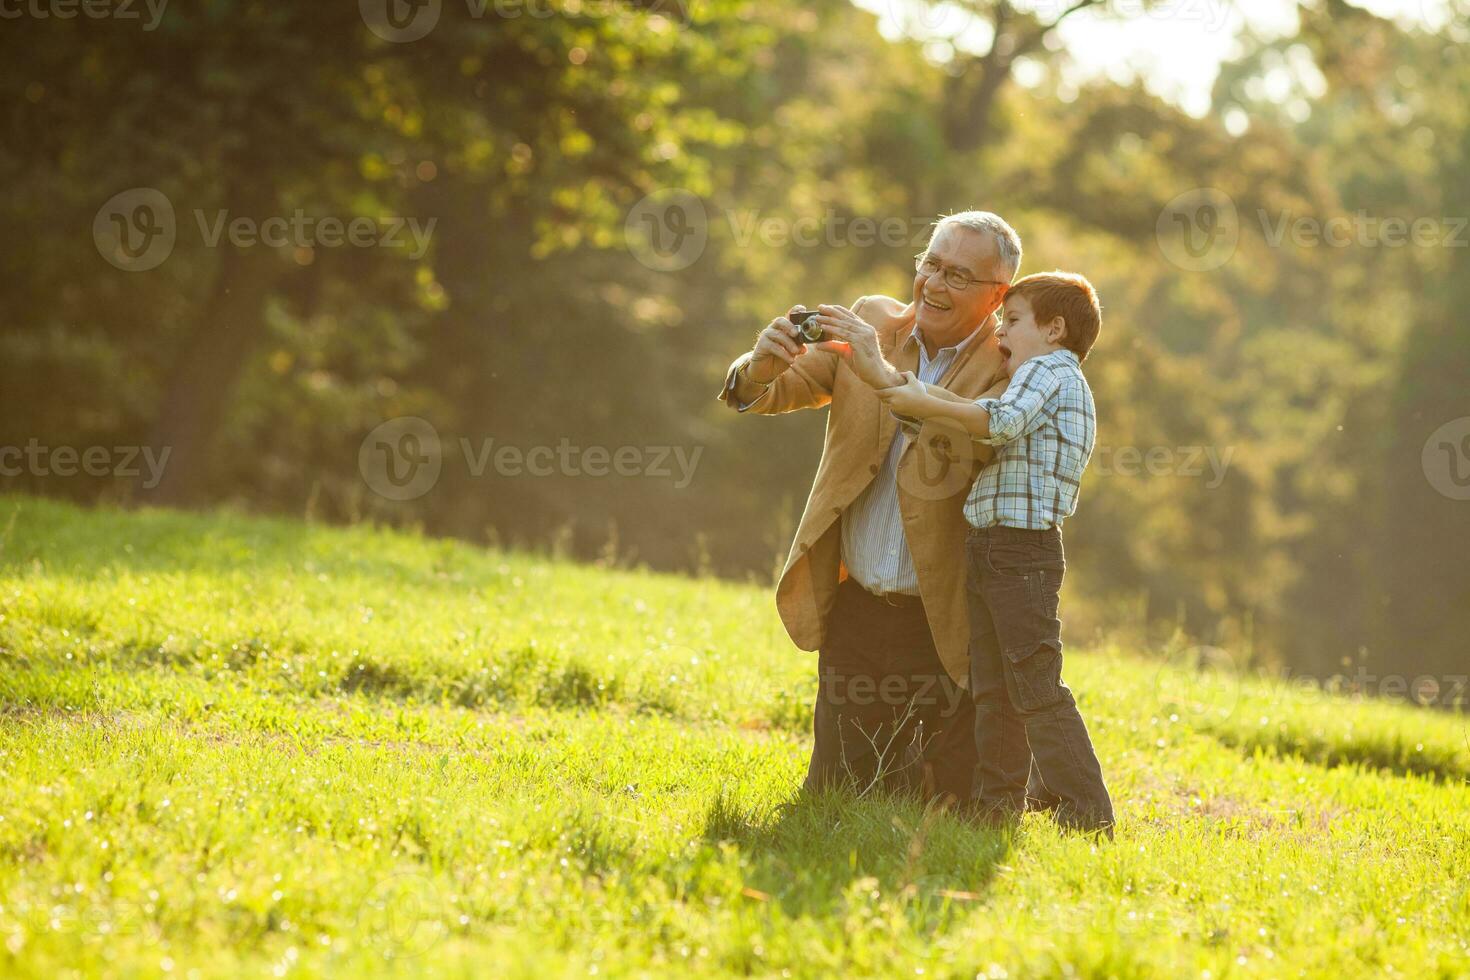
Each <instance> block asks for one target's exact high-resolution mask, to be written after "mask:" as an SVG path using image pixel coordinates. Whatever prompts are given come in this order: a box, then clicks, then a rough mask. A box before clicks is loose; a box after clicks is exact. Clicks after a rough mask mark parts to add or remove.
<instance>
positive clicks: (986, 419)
mask: <svg viewBox="0 0 1470 980" xmlns="http://www.w3.org/2000/svg"><path fill="white" fill-rule="evenodd" d="M1101 326H1102V313H1101V310H1100V308H1099V306H1098V300H1097V293H1096V292H1095V291H1094V290H1093V288H1092V284H1091V283H1089V282H1088V281H1087V280H1086V279H1085V278H1083V277H1082V276H1079V275H1075V274H1072V273H1067V272H1047V273H1038V274H1036V275H1031V276H1026V277H1025V278H1023V279H1021V280H1019V281H1018V282H1016V283H1015V284H1014V285H1013V286H1012V287H1011V288H1010V291H1009V292H1008V293H1007V294H1006V299H1005V306H1004V309H1003V316H1002V322H1001V324H1000V325H999V326H998V327H997V328H996V331H995V336H996V340H997V342H998V344H999V347H1000V351H1001V355H1002V356H1003V357H1005V358H1006V367H1007V369H1008V370H1009V372H1010V375H1011V382H1010V385H1009V387H1008V388H1007V389H1006V391H1005V394H1004V395H1002V396H1001V397H999V398H981V399H979V400H978V401H969V400H967V399H963V398H960V397H958V396H956V395H953V394H951V393H950V392H948V391H945V390H944V389H943V388H940V387H938V386H927V385H925V384H923V383H922V382H920V381H918V379H916V378H914V377H913V376H912V375H907V376H906V377H905V381H904V383H903V384H901V385H896V386H894V387H892V388H880V389H878V394H879V395H880V396H881V397H882V398H883V400H884V401H885V402H887V404H888V406H889V408H890V409H891V410H892V411H893V412H894V413H895V414H898V415H907V416H910V417H913V418H916V419H947V420H950V421H951V422H952V423H956V424H958V425H959V426H961V427H963V429H964V430H966V431H967V432H968V433H969V435H970V437H971V438H973V439H976V440H978V441H980V442H983V443H987V444H989V445H992V446H995V447H997V453H996V458H995V459H994V461H992V462H991V463H990V464H989V465H988V466H986V467H985V468H984V469H982V470H981V471H980V476H979V478H978V479H976V481H975V485H974V487H973V488H972V489H971V491H970V495H969V498H968V499H967V500H966V501H965V518H966V519H967V520H968V522H969V523H970V525H971V531H970V535H969V539H968V541H967V542H966V550H967V553H968V564H969V567H968V577H969V599H970V694H971V696H972V697H973V698H974V701H975V745H976V748H977V749H978V750H979V756H980V761H979V764H978V765H977V767H976V773H975V776H976V778H975V789H974V794H975V795H974V801H973V803H972V806H973V807H974V809H975V811H976V812H977V813H978V814H979V815H980V816H982V817H983V818H985V819H988V820H1005V819H1008V818H1010V817H1012V816H1014V815H1018V814H1019V813H1020V812H1021V811H1022V810H1024V809H1025V803H1026V779H1027V773H1028V763H1029V761H1030V759H1031V758H1033V757H1034V759H1035V764H1036V768H1037V775H1039V776H1040V778H1041V780H1042V782H1044V783H1045V784H1046V788H1047V790H1048V791H1049V792H1050V793H1051V794H1052V795H1053V796H1054V797H1056V798H1058V799H1059V800H1060V804H1059V805H1058V807H1057V819H1058V821H1059V822H1061V823H1062V824H1063V825H1064V826H1068V827H1072V828H1076V829H1081V830H1087V831H1093V830H1097V831H1103V832H1104V833H1106V834H1107V835H1108V836H1112V825H1113V805H1112V800H1111V799H1110V798H1109V796H1108V790H1107V786H1106V785H1105V784H1104V783H1103V776H1102V770H1101V768H1100V767H1099V765H1098V761H1097V754H1096V753H1095V752H1094V751H1093V748H1092V741H1091V739H1090V738H1089V737H1088V735H1087V727H1086V725H1084V724H1083V722H1082V716H1081V715H1080V714H1079V713H1078V711H1077V704H1076V702H1075V701H1074V700H1073V698H1072V692H1071V691H1070V690H1069V689H1068V688H1067V685H1065V684H1064V683H1062V638H1061V628H1062V624H1061V620H1059V619H1058V618H1057V594H1058V590H1060V588H1061V585H1062V575H1063V572H1064V571H1065V568H1066V563H1065V561H1064V559H1063V552H1062V521H1063V520H1064V519H1065V518H1067V517H1069V516H1070V515H1071V514H1072V513H1073V511H1075V510H1076V508H1077V491H1078V485H1079V483H1080V482H1081V480H1082V471H1083V470H1084V469H1085V468H1086V466H1087V460H1088V457H1090V456H1091V455H1092V447H1093V442H1094V439H1095V436H1096V431H1097V417H1096V413H1095V410H1094V408H1093V401H1092V390H1091V389H1090V388H1089V387H1088V385H1087V380H1086V379H1085V378H1084V377H1083V376H1082V370H1081V367H1080V365H1081V362H1082V361H1083V360H1084V359H1085V358H1086V357H1087V353H1088V351H1090V350H1091V349H1092V345H1093V343H1094V342H1095V341H1096V340H1097V334H1098V330H1099V329H1100V328H1101ZM1028 747H1029V749H1030V751H1029V752H1028V751H1027V749H1028Z"/></svg>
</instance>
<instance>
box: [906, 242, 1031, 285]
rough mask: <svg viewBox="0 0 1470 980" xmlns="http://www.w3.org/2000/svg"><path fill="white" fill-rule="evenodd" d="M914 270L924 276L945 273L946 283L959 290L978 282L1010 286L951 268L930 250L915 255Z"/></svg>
mask: <svg viewBox="0 0 1470 980" xmlns="http://www.w3.org/2000/svg"><path fill="white" fill-rule="evenodd" d="M914 271H915V272H918V273H919V274H920V275H923V276H933V275H938V274H939V273H940V272H943V273H944V281H945V284H946V285H948V286H949V288H950V289H953V290H956V291H959V290H962V289H969V288H970V287H971V286H972V285H974V284H975V283H977V282H983V283H988V284H989V285H992V286H1009V285H1010V283H1009V282H1001V281H1000V280H999V279H976V278H975V277H974V276H971V275H966V274H965V273H963V272H961V271H960V270H958V269H951V268H948V267H946V266H945V265H943V264H942V263H940V262H938V261H936V260H934V259H932V258H930V257H929V253H928V252H920V253H919V254H918V255H915V256H914Z"/></svg>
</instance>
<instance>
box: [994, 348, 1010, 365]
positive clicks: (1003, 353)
mask: <svg viewBox="0 0 1470 980" xmlns="http://www.w3.org/2000/svg"><path fill="white" fill-rule="evenodd" d="M996 346H997V347H998V348H1000V356H1001V357H1002V358H1003V359H1004V360H1007V361H1009V360H1010V359H1011V349H1010V348H1009V347H1007V346H1006V345H1005V344H997V345H996Z"/></svg>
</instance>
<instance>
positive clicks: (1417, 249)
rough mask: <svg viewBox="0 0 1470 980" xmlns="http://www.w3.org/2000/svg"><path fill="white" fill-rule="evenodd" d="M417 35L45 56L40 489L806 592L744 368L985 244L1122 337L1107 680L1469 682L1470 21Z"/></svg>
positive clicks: (4, 37)
mask: <svg viewBox="0 0 1470 980" xmlns="http://www.w3.org/2000/svg"><path fill="white" fill-rule="evenodd" d="M390 2H391V6H390V5H389V4H388V3H383V2H377V3H374V2H373V0H364V2H363V3H361V4H324V3H314V4H291V5H281V4H268V3H253V2H224V0H216V2H211V3H202V4H189V5H185V4H183V3H177V2H176V3H174V4H155V6H154V7H147V6H144V5H137V6H135V7H133V8H132V9H133V11H134V13H135V14H136V15H137V16H136V17H131V18H130V17H124V16H122V15H121V13H120V12H117V11H114V13H113V14H112V15H108V16H104V17H97V18H93V17H82V16H77V17H62V16H58V15H57V13H56V9H57V8H55V7H54V6H48V5H47V4H46V3H39V2H38V3H32V4H29V5H26V6H24V7H14V8H8V11H9V12H7V13H6V15H5V16H6V18H7V19H6V21H5V23H4V26H3V33H0V44H3V46H4V50H5V57H4V58H0V87H3V90H4V93H5V96H6V104H7V106H8V107H9V109H8V111H7V113H6V117H5V122H4V123H3V125H4V130H5V138H4V140H3V141H0V167H3V173H4V176H5V186H6V190H7V193H6V194H5V195H4V198H3V201H0V217H3V221H4V225H5V228H6V231H7V239H8V242H9V248H8V250H7V252H8V258H7V261H6V262H5V263H4V265H3V267H0V298H3V302H0V400H3V407H0V450H6V449H8V450H10V452H8V453H4V452H0V489H4V490H7V491H10V492H15V493H30V494H41V495H47V496H55V497H64V498H70V499H76V500H84V501H95V502H100V503H107V504H122V505H128V506H149V505H160V506H184V507H193V508H214V507H231V508H240V509H245V510H250V511H260V512H270V513H281V514H287V515H292V516H305V517H307V518H310V519H312V520H318V521H324V522H342V523H346V522H360V521H373V522H381V523H386V524H394V525H412V526H419V527H422V528H423V529H424V530H426V531H427V532H430V533H434V534H444V535H453V536H458V537H463V538H467V539H470V540H473V541H476V542H480V543H498V544H502V545H506V546H513V547H519V548H530V549H540V550H552V551H557V552H561V553H568V554H572V555H575V556H578V557H582V558H587V559H593V560H598V561H602V562H606V563H610V564H633V565H637V564H646V565H648V566H651V567H654V568H657V569H664V570H673V571H680V572H685V573H690V574H703V575H720V576H727V577H734V578H741V579H744V578H755V579H757V580H759V581H762V582H767V581H769V580H770V576H771V574H772V570H773V569H774V568H775V567H776V566H777V565H778V563H779V561H780V559H781V557H782V556H783V555H784V551H785V549H786V547H787V546H788V544H789V541H790V535H791V532H792V530H793V528H794V526H795V520H796V518H797V516H798V515H799V513H800V508H801V506H802V503H803V501H804V500H805V495H806V491H807V488H808V487H809V486H810V482H811V478H812V475H813V473H814V471H815V468H816V463H817V459H818V455H819V452H820V446H821V435H822V426H823V421H824V416H823V414H822V413H819V412H812V413H804V414H803V415H801V416H796V417H791V418H783V419H764V418H762V419H757V418H744V417H737V416H736V415H735V414H734V413H731V412H729V411H727V410H726V409H724V408H723V407H722V406H720V405H719V404H717V402H716V400H715V393H716V390H717V389H718V386H719V383H720V380H721V378H722V376H723V373H724V369H725V367H726V365H728V363H729V362H730V361H731V360H732V359H733V358H734V357H736V356H737V355H738V354H740V353H741V352H742V351H743V350H745V349H747V348H748V347H749V345H750V344H751V342H752V340H753V338H754V336H755V334H756V332H757V331H758V330H759V329H760V328H761V327H762V326H763V325H764V324H765V323H766V322H767V321H768V320H769V319H770V318H771V317H773V316H775V315H778V314H779V313H780V312H782V311H784V310H785V309H786V308H788V307H789V306H790V305H791V304H793V303H797V302H803V303H808V304H811V303H813V302H823V301H838V302H850V301H852V300H853V299H855V298H857V297H858V296H861V295H864V294H869V293H888V294H891V295H897V296H905V295H906V294H907V292H908V290H909V289H910V270H911V268H912V266H911V264H910V263H911V258H910V257H911V256H912V255H913V253H914V252H916V251H918V250H919V249H921V248H922V245H923V240H924V237H925V235H926V233H927V228H928V226H929V223H930V222H931V221H932V220H933V219H934V218H935V216H936V215H938V214H940V213H943V212H948V211H953V210H958V209H963V208H969V207H978V208H985V209H989V210H993V211H996V212H999V213H1000V214H1002V215H1003V216H1005V217H1006V218H1007V219H1008V220H1010V222H1011V223H1012V224H1013V225H1014V226H1015V227H1016V228H1017V229H1018V230H1019V231H1020V233H1021V235H1022V237H1023V238H1024V240H1025V245H1026V259H1025V263H1024V267H1023V272H1031V271H1038V270H1044V269H1050V268H1054V267H1061V268H1066V269H1071V270H1075V271H1080V272H1083V273H1085V274H1087V275H1088V276H1089V277H1091V278H1092V280H1093V281H1094V282H1095V283H1096V284H1097V286H1098V288H1099V291H1100V294H1101V296H1102V300H1103V304H1104V308H1105V316H1104V328H1103V333H1102V339H1101V341H1100V344H1099V346H1098V348H1097V352H1096V354H1095V356H1094V357H1093V358H1092V359H1090V360H1089V362H1088V372H1089V377H1090V379H1091V381H1092V384H1093V386H1094V388H1095V390H1096V392H1097V396H1098V402H1099V414H1100V420H1101V427H1100V444H1099V453H1098V455H1097V456H1096V457H1095V458H1094V461H1093V465H1092V467H1091V469H1090V471H1089V475H1088V482H1087V485H1086V487H1085V489H1084V492H1083V495H1082V503H1081V507H1080V509H1079V511H1078V513H1077V515H1076V517H1075V518H1074V519H1073V521H1071V522H1070V523H1069V525H1068V527H1067V537H1068V558H1069V563H1070V568H1071V571H1072V574H1071V575H1070V576H1069V585H1068V589H1069V592H1070V595H1069V599H1068V604H1069V608H1071V609H1072V610H1074V612H1073V613H1072V618H1070V619H1069V620H1068V629H1069V630H1070V631H1073V634H1074V635H1077V636H1079V638H1085V637H1087V636H1089V635H1094V634H1095V633H1096V632H1097V631H1108V632H1109V633H1110V634H1111V635H1113V636H1116V637H1121V638H1123V642H1125V643H1136V645H1137V646H1138V647H1139V648H1140V649H1142V648H1143V647H1144V646H1146V645H1149V646H1151V648H1157V647H1158V642H1159V641H1160V639H1161V638H1162V639H1163V640H1165V641H1167V642H1168V643H1171V644H1173V645H1174V647H1175V648H1177V647H1178V646H1180V645H1184V644H1207V645H1210V646H1212V647H1216V648H1218V649H1220V650H1223V651H1227V652H1228V655H1229V656H1230V657H1231V658H1232V659H1233V660H1234V661H1236V662H1238V663H1241V664H1257V665H1262V666H1270V667H1275V668H1278V669H1281V670H1285V671H1288V672H1291V673H1294V674H1297V675H1309V676H1312V677H1316V678H1324V677H1327V676H1329V675H1333V674H1339V673H1340V674H1344V675H1347V676H1349V677H1353V676H1357V677H1359V678H1362V677H1365V676H1369V675H1373V674H1374V673H1375V672H1376V673H1377V674H1382V673H1383V672H1385V671H1387V670H1393V671H1396V672H1399V673H1407V674H1409V675H1411V676H1412V675H1413V674H1414V673H1416V672H1423V673H1426V674H1432V675H1434V676H1438V677H1448V676H1451V675H1453V674H1454V673H1455V672H1456V671H1459V672H1461V673H1464V672H1465V668H1466V666H1467V665H1470V649H1467V646H1466V641H1465V636H1466V635H1467V632H1470V562H1467V561H1466V559H1465V554H1464V551H1465V547H1466V544H1467V543H1470V397H1467V391H1470V386H1467V380H1470V332H1467V325H1466V321H1465V315H1464V311H1465V309H1466V305H1467V302H1470V291H1467V290H1470V275H1467V273H1470V263H1467V261H1466V256H1467V254H1470V250H1467V245H1470V231H1467V229H1466V216H1467V214H1470V201H1467V193H1466V188H1467V187H1470V59H1467V50H1470V49H1467V46H1466V45H1467V41H1470V29H1467V20H1466V10H1465V7H1464V5H1463V4H1462V3H1460V2H1458V0H1444V2H1441V0H1425V2H1424V3H1417V2H1413V0H1399V2H1389V0H1376V2H1373V3H1364V4H1348V3H1343V2H1340V0H1319V2H1313V3H1306V4H1302V5H1300V6H1298V5H1293V4H1290V3H1271V2H1265V0H1248V2H1237V3H1230V2H1226V0H1166V2H1160V3H1145V2H1143V0H1114V2H1109V3H1099V4H1088V3H1080V4H1075V5H1074V4H1063V3H1050V2H1045V0H1043V2H1031V3H1025V2H1018V3H1007V2H1004V0H1001V2H978V0H977V2H974V3H948V2H946V3H941V4H926V3H922V2H908V0H862V2H861V3H860V4H858V5H857V6H854V5H852V4H850V3H847V2H845V0H841V2H839V0H817V2H814V3H813V2H800V3H797V2H794V0H792V2H787V0H766V2H760V3H754V2H743V0H661V2H639V3H634V2H612V0H604V2H593V0H580V2H578V0H537V2H530V0H524V2H523V0H502V2H500V3H489V4H478V3H469V4H466V3H465V2H464V0H443V3H441V4H428V5H423V6H417V7H415V6H407V5H401V4H400V3H399V0H390ZM108 9H112V8H108ZM11 13H14V14H15V16H11ZM354 223H355V224H354ZM354 228H355V229H356V231H355V232H353V231H352V229H354ZM89 452H90V456H89V455H88V454H89ZM88 460H90V462H88ZM150 461H151V462H150ZM1445 688H1446V689H1447V688H1448V685H1445ZM1428 700H1434V699H1433V698H1430V699H1428Z"/></svg>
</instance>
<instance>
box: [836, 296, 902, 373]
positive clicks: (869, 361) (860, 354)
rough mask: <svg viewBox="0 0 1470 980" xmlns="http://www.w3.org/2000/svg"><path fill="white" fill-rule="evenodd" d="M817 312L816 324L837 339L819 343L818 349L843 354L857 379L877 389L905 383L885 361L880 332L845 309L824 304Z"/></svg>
mask: <svg viewBox="0 0 1470 980" xmlns="http://www.w3.org/2000/svg"><path fill="white" fill-rule="evenodd" d="M817 311H818V313H817V317H816V321H817V322H818V323H820V324H821V325H822V329H823V330H825V331H827V334H828V335H829V336H831V337H834V338H836V339H835V340H824V341H822V342H821V343H820V344H817V345H816V346H817V348H818V349H819V350H829V351H833V352H834V353H837V354H840V355H842V356H843V357H844V358H846V359H847V363H848V364H850V365H852V369H853V371H854V372H855V373H856V374H857V376H858V377H859V378H862V379H863V380H864V381H866V382H867V383H868V384H870V385H872V386H873V387H874V388H887V387H888V386H890V385H896V384H898V383H899V381H901V380H902V377H901V375H899V373H898V371H896V370H895V369H894V367H893V365H891V364H889V363H888V362H887V361H886V360H884V358H883V350H882V347H881V346H880V345H879V344H878V331H877V330H875V329H873V325H872V324H870V323H868V322H867V321H866V320H864V319H863V318H862V317H860V316H858V315H857V314H856V313H854V312H853V311H852V310H849V309H848V308H847V307H845V306H835V305H833V306H828V305H822V306H819V307H817Z"/></svg>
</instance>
